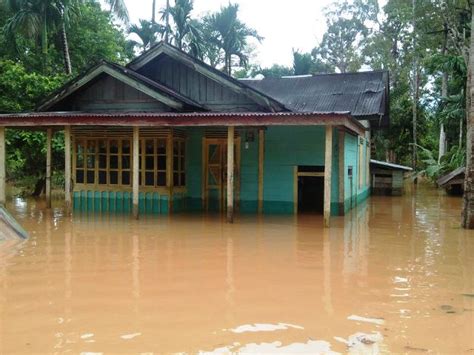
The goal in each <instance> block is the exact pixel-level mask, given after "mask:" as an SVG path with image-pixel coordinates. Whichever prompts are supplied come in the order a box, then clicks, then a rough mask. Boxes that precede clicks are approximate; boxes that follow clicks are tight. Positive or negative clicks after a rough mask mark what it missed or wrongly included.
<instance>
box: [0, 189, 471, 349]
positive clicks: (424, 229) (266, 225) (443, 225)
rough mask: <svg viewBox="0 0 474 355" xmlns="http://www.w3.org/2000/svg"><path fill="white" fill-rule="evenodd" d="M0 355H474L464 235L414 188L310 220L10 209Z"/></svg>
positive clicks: (450, 208)
mask: <svg viewBox="0 0 474 355" xmlns="http://www.w3.org/2000/svg"><path fill="white" fill-rule="evenodd" d="M8 207H9V209H10V211H11V212H12V213H13V214H14V215H15V216H16V217H17V219H18V220H19V222H20V223H21V224H22V225H23V226H24V227H25V229H26V230H27V231H28V232H29V233H30V239H29V240H28V241H26V242H23V243H20V244H17V245H12V244H11V243H8V245H7V244H6V243H0V353H15V352H16V353H31V352H40V353H52V352H58V353H61V352H67V351H71V352H74V353H78V352H79V353H80V352H83V353H117V352H127V353H176V352H187V353H196V352H199V351H202V352H213V351H214V352H230V351H239V350H240V351H242V352H252V351H253V352H264V353H265V352H293V353H294V352H306V353H316V352H328V353H329V352H341V353H345V352H348V351H352V352H357V351H362V352H368V351H373V352H377V351H378V352H382V353H383V352H413V353H421V352H426V351H435V352H441V353H471V352H473V351H474V350H473V349H474V330H473V323H474V298H473V297H472V294H473V293H474V272H473V271H474V231H464V230H463V229H461V228H460V227H459V221H460V208H461V200H460V199H459V198H453V197H446V196H443V195H442V194H440V193H438V192H437V191H434V190H429V189H426V188H420V189H419V190H418V191H417V192H416V193H413V194H408V195H406V196H405V197H401V198H387V197H374V198H372V199H371V200H369V202H368V203H367V204H365V205H363V206H359V208H358V209H357V210H355V211H353V212H352V213H351V214H350V215H348V216H346V217H345V218H334V219H333V223H332V228H331V229H329V230H324V229H323V228H322V218H321V217H319V216H300V217H298V218H293V217H264V218H258V217H253V216H252V217H239V218H237V220H236V223H235V224H234V225H227V224H225V223H224V221H223V220H221V218H220V217H217V216H200V215H189V216H173V217H172V218H168V217H159V218H142V219H141V220H140V221H138V222H137V221H134V220H132V219H130V218H128V217H113V218H112V217H100V216H78V215H76V216H74V217H73V218H65V217H64V216H63V211H62V207H61V205H60V203H57V204H56V206H55V208H54V209H53V210H51V211H48V210H46V209H45V208H44V204H43V203H42V202H38V201H32V200H31V201H30V200H29V201H24V200H20V199H17V200H13V201H12V202H11V204H10V205H9V206H8Z"/></svg>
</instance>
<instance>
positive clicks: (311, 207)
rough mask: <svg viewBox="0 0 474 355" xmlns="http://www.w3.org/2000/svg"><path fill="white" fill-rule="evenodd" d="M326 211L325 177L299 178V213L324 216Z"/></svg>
mask: <svg viewBox="0 0 474 355" xmlns="http://www.w3.org/2000/svg"><path fill="white" fill-rule="evenodd" d="M323 210H324V177H323V176H299V177H298V212H303V213H308V212H311V213H318V214H322V213H323Z"/></svg>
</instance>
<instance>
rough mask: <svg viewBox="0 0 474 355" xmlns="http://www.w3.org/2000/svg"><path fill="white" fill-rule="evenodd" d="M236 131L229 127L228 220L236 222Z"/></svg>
mask: <svg viewBox="0 0 474 355" xmlns="http://www.w3.org/2000/svg"><path fill="white" fill-rule="evenodd" d="M234 132H235V129H234V127H233V126H231V127H229V128H228V129H227V222H229V223H233V222H234Z"/></svg>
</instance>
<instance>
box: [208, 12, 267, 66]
mask: <svg viewBox="0 0 474 355" xmlns="http://www.w3.org/2000/svg"><path fill="white" fill-rule="evenodd" d="M238 12H239V5H238V4H230V3H229V5H227V6H226V7H222V8H221V10H220V11H219V12H217V13H214V14H212V15H210V16H208V17H207V18H206V19H205V21H207V22H208V24H209V26H210V28H211V30H212V32H213V36H212V38H213V41H214V43H215V44H216V45H217V46H218V47H219V48H220V49H222V50H223V51H224V71H225V72H226V73H227V74H228V75H231V73H232V59H233V57H234V56H235V57H237V58H238V59H239V65H241V66H246V65H247V63H248V54H249V53H248V51H249V48H248V42H247V39H248V38H249V37H253V38H256V39H257V40H258V41H261V40H262V39H263V38H262V37H260V36H259V35H258V33H257V31H256V30H254V29H252V28H250V27H248V26H247V25H245V24H244V23H243V22H241V21H240V20H239V18H238Z"/></svg>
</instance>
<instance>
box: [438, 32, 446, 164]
mask: <svg viewBox="0 0 474 355" xmlns="http://www.w3.org/2000/svg"><path fill="white" fill-rule="evenodd" d="M447 49H448V24H447V23H444V38H443V48H442V51H441V53H442V55H443V57H445V56H446V51H447ZM441 96H442V97H443V100H444V99H446V98H447V97H448V73H447V72H446V70H443V77H442V82H441ZM443 106H444V104H443ZM445 154H446V132H445V130H444V123H442V122H441V124H440V127H439V149H438V164H439V163H440V162H441V158H442V157H443V156H444V155H445Z"/></svg>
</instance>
